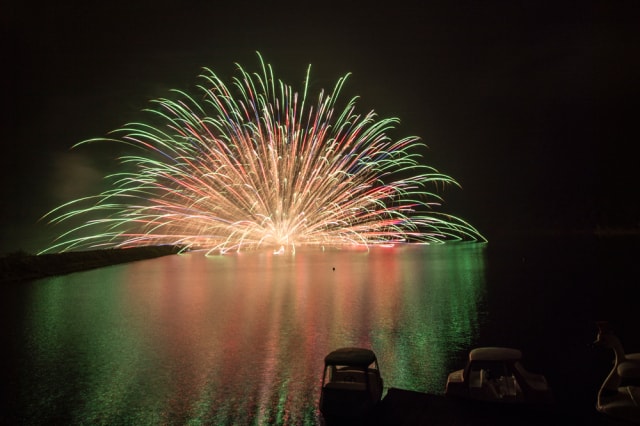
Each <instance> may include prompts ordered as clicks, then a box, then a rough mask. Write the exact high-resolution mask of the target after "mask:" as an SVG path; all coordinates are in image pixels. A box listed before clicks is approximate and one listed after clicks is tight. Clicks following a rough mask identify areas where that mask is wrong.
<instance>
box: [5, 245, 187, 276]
mask: <svg viewBox="0 0 640 426" xmlns="http://www.w3.org/2000/svg"><path fill="white" fill-rule="evenodd" d="M182 250H183V247H180V246H172V245H166V246H144V247H131V248H111V249H100V250H90V251H78V252H62V253H51V254H40V255H33V254H28V253H23V252H17V253H10V254H8V255H4V256H2V257H0V283H2V284H5V283H13V282H22V281H30V280H36V279H40V278H46V277H51V276H57V275H66V274H70V273H73V272H81V271H86V270H90V269H96V268H102V267H106V266H111V265H117V264H121V263H129V262H135V261H138V260H145V259H153V258H156V257H162V256H168V255H171V254H178V253H180V252H181V251H182Z"/></svg>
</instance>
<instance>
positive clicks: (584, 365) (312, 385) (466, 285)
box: [0, 239, 640, 425]
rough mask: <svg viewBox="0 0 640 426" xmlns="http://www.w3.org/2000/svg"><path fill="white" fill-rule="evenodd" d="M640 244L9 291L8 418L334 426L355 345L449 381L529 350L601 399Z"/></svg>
mask: <svg viewBox="0 0 640 426" xmlns="http://www.w3.org/2000/svg"><path fill="white" fill-rule="evenodd" d="M638 248H639V246H638V240H628V239H627V240H595V239H571V240H557V239H556V240H547V239H537V240H531V241H526V240H519V241H517V242H510V243H501V242H497V243H493V242H492V243H491V244H489V245H481V244H452V245H444V246H429V247H427V246H404V247H395V248H376V249H373V250H371V251H369V252H366V251H325V252H322V251H298V252H297V253H296V254H295V255H293V256H292V255H288V254H285V255H281V256H274V255H273V254H272V253H267V252H262V253H245V254H240V255H236V254H234V255H226V256H214V257H205V256H203V255H202V254H199V253H192V254H188V255H180V256H168V257H164V258H159V259H154V260H148V261H141V262H136V263H131V264H127V265H119V266H112V267H108V268H103V269H98V270H94V271H89V272H82V273H75V274H71V275H67V276H63V277H56V278H48V279H43V280H37V281H33V282H29V283H22V284H15V285H10V286H6V287H5V288H2V289H0V291H1V292H2V300H1V301H0V309H1V310H2V311H1V312H2V313H1V317H2V329H1V330H2V335H1V337H2V341H3V347H4V349H3V352H4V354H3V355H4V356H3V361H2V377H1V378H2V410H1V411H0V420H2V422H3V423H7V424H8V423H18V424H53V423H55V424H239V425H243V424H317V423H319V413H318V409H317V407H318V399H319V389H320V381H321V377H322V367H323V358H324V356H325V355H326V354H327V353H328V352H330V351H331V350H333V349H335V348H338V347H342V346H363V347H370V348H372V349H373V350H374V351H375V352H376V354H377V355H378V358H379V361H380V364H381V369H382V374H383V377H384V379H385V388H389V387H395V388H402V389H409V390H415V391H421V392H429V393H436V394H441V393H443V391H444V386H445V382H446V375H447V374H448V372H449V371H451V370H454V369H457V368H460V367H462V365H463V363H464V360H465V357H466V354H467V351H468V350H469V349H470V348H472V347H474V346H478V345H506V346H515V347H519V348H521V349H522V350H523V351H524V354H525V364H526V365H527V366H528V367H529V368H530V369H531V370H534V371H539V372H542V373H544V374H545V375H546V376H547V377H548V379H549V381H550V383H551V386H552V387H553V389H554V391H555V393H556V395H557V399H558V400H559V402H560V403H563V404H571V405H572V406H575V409H576V410H592V411H595V409H594V408H593V407H594V403H595V396H596V394H595V393H596V392H597V388H598V386H599V384H600V382H601V381H602V379H603V378H604V376H605V375H606V373H607V369H608V368H609V367H610V363H609V360H610V354H609V353H607V352H601V351H598V350H596V349H594V348H592V347H590V345H589V343H590V342H591V341H592V340H593V339H594V337H595V332H596V328H595V325H594V321H595V320H600V319H608V320H611V322H612V324H613V325H614V328H616V330H618V334H619V335H620V337H621V338H622V340H623V343H625V345H626V346H627V350H628V351H629V352H638V351H640V347H639V346H638V344H639V343H640V341H639V340H640V338H639V336H638V333H637V332H636V331H637V326H638V324H637V320H636V319H635V318H636V317H637V314H636V312H637V310H638V309H639V308H640V303H638V302H640V300H639V299H638V297H637V296H635V292H634V288H637V287H638V279H637V277H636V276H635V273H636V269H637V266H636V259H637V258H638V253H639V251H638ZM633 321H636V323H634V322H633ZM7 343H8V344H7Z"/></svg>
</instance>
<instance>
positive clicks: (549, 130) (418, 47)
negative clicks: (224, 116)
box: [0, 0, 640, 252]
mask: <svg viewBox="0 0 640 426" xmlns="http://www.w3.org/2000/svg"><path fill="white" fill-rule="evenodd" d="M255 3H256V4H254V3H252V2H229V3H227V4H218V3H217V2H194V1H187V2H175V1H172V2H169V1H151V0H143V1H135V0H132V1H129V2H122V1H112V2H103V3H95V4H94V3H93V2H80V1H75V0H73V1H67V0H62V1H60V2H55V3H51V4H47V5H37V4H35V3H27V2H19V1H17V0H9V2H8V3H7V2H4V3H3V4H2V6H1V7H2V31H3V36H2V40H3V41H2V43H3V46H2V49H3V52H4V55H3V57H4V58H5V60H3V61H2V62H3V64H4V65H3V66H2V68H3V79H2V81H3V96H2V99H3V114H2V120H3V121H2V125H3V129H4V131H3V150H4V152H5V157H4V167H3V171H2V178H3V182H4V185H2V186H1V188H2V190H1V191H2V193H1V194H0V196H1V197H2V198H1V199H2V200H3V201H2V207H1V211H0V220H1V221H2V229H3V232H2V244H1V249H2V251H3V252H5V251H13V250H18V249H25V250H27V251H35V250H37V249H38V248H42V245H43V244H45V245H46V244H47V243H48V242H49V240H48V236H49V234H48V233H49V230H48V228H45V227H44V226H43V225H42V224H37V223H36V221H37V220H38V218H39V217H40V216H41V215H42V214H43V213H45V212H46V211H48V210H49V209H51V208H53V207H54V206H56V205H58V204H59V203H61V202H62V201H64V199H65V197H67V196H70V195H74V196H79V195H82V194H81V193H82V191H86V190H87V188H89V187H90V186H91V185H94V184H95V182H96V181H97V180H98V179H99V178H100V173H99V172H103V171H108V170H109V167H110V162H111V161H112V159H113V157H115V156H116V155H117V153H114V152H113V151H112V150H111V148H105V147H100V148H97V149H81V150H73V151H69V148H70V147H71V146H72V145H73V144H74V143H76V142H79V141H81V140H84V139H87V138H91V137H100V136H104V135H105V134H106V133H107V132H108V131H110V130H113V129H115V128H116V127H118V126H120V125H122V124H124V123H125V122H127V121H130V120H132V119H134V118H136V117H138V116H139V115H138V114H139V111H140V110H141V109H142V108H144V107H146V106H147V105H148V104H147V102H148V100H150V99H153V98H157V97H161V96H165V95H167V94H168V92H167V91H168V90H169V89H170V88H181V89H189V88H191V87H193V85H194V84H195V83H197V79H196V76H197V75H198V73H199V72H200V69H201V67H203V66H206V67H209V68H211V69H213V70H214V71H215V72H216V73H217V74H218V75H219V76H221V77H223V78H225V79H227V81H229V80H230V77H231V76H232V75H234V69H235V66H234V63H235V62H238V63H240V64H242V65H243V66H244V67H245V68H247V69H250V70H253V69H255V68H256V67H257V66H258V62H257V57H256V55H255V52H256V51H260V52H261V53H262V55H263V57H264V58H265V60H266V61H267V62H269V63H271V64H272V65H273V66H274V69H275V73H276V75H277V76H278V77H279V78H281V79H283V80H284V81H285V82H287V83H289V84H292V85H294V86H298V87H299V85H300V83H301V82H302V80H303V78H304V76H305V72H306V67H307V65H308V64H312V74H311V90H312V91H316V92H317V91H319V90H320V89H321V88H326V89H331V88H332V87H333V84H334V83H335V81H336V80H337V79H338V78H339V77H341V76H342V75H344V74H346V73H347V72H352V73H353V75H352V77H351V78H350V80H349V83H348V85H347V87H346V91H345V94H346V95H349V96H350V95H359V96H360V98H361V99H360V101H359V104H358V105H359V108H360V109H361V110H362V111H368V110H369V109H375V110H376V111H377V112H378V113H379V115H380V116H383V117H388V116H397V117H399V118H400V119H401V125H400V126H399V127H398V129H397V131H396V132H395V133H394V135H395V136H397V137H404V136H409V135H417V136H420V137H421V138H422V139H423V140H424V141H425V142H426V143H427V144H428V146H429V148H430V149H429V151H428V155H427V158H426V162H427V163H428V164H430V165H432V166H435V167H436V168H438V169H439V170H440V171H442V172H444V173H447V174H449V175H451V176H453V177H454V178H456V179H457V180H458V181H459V182H460V183H461V184H462V186H463V189H462V190H461V191H460V190H454V189H453V188H452V189H448V190H447V191H446V192H445V193H444V194H443V195H444V198H445V201H447V203H446V204H445V206H444V208H443V210H444V211H448V212H451V213H455V214H457V215H459V216H462V217H464V218H465V219H467V220H468V221H470V222H471V223H472V224H474V225H476V226H477V227H478V228H479V229H480V230H481V231H482V232H484V233H485V234H486V235H487V236H488V237H489V239H490V240H491V239H492V238H501V237H502V236H504V235H508V234H513V233H516V234H517V233H523V232H524V233H529V232H533V233H535V232H574V231H583V230H585V229H593V228H595V227H597V226H600V227H602V226H606V227H625V228H627V229H635V230H637V228H638V224H639V222H640V213H639V209H638V202H637V197H638V196H637V184H638V171H637V169H638V167H637V158H638V156H637V154H636V153H635V150H636V146H637V143H638V137H637V135H638V132H637V121H638V119H637V115H638V112H639V111H640V108H638V99H639V96H638V95H640V90H639V89H640V84H639V83H638V75H639V73H638V71H639V68H640V67H639V65H640V63H639V62H640V61H639V59H638V57H639V55H638V53H639V52H638V46H640V31H639V30H638V22H640V7H639V6H637V4H638V2H636V1H610V0H607V1H576V2H540V1H517V0H516V1H505V2H495V1H487V2H482V1H439V2H432V1H416V2H406V1H394V2H387V3H386V4H383V3H382V2H379V4H378V3H376V2H370V3H358V2H342V3H327V2H309V3H306V2H296V3H283V2H276V3H274V4H270V2H255ZM71 165H72V166H71ZM71 183H73V185H71ZM84 195H88V194H84ZM45 237H47V239H45Z"/></svg>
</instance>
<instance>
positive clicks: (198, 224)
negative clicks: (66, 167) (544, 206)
mask: <svg viewBox="0 0 640 426" xmlns="http://www.w3.org/2000/svg"><path fill="white" fill-rule="evenodd" d="M258 58H259V61H260V65H261V68H260V71H259V72H256V73H248V72H246V71H245V70H244V69H243V68H242V67H241V66H240V65H238V72H239V76H238V77H235V78H234V79H233V84H232V86H231V87H227V86H226V85H225V84H224V83H223V82H222V80H220V78H218V76H216V74H215V73H213V72H212V71H211V70H209V69H206V68H205V69H204V70H203V72H202V74H201V76H200V78H201V84H200V85H198V86H197V89H198V92H197V94H196V95H190V94H188V93H185V92H183V91H178V90H174V91H173V92H174V95H176V99H157V100H154V101H152V107H151V108H150V109H147V110H145V111H147V113H148V114H149V115H150V121H149V122H148V123H144V122H135V123H129V124H127V125H125V126H123V127H122V128H120V129H118V130H115V131H114V132H112V133H111V135H110V137H105V138H99V139H90V140H88V141H84V142H81V143H79V144H77V145H81V144H85V143H91V142H95V141H108V142H119V143H124V144H128V145H131V146H133V147H135V148H138V151H139V152H141V154H140V155H129V156H124V157H121V158H120V159H119V161H120V162H121V164H122V165H124V166H126V168H128V169H129V170H130V171H126V172H123V173H118V174H115V175H111V176H108V177H107V179H109V181H110V182H111V189H108V190H106V191H104V192H102V193H100V194H98V195H95V196H91V197H87V198H82V199H78V200H74V201H71V202H69V203H66V204H64V205H62V206H60V207H58V208H56V209H54V210H52V211H51V212H49V213H48V214H47V216H48V217H52V218H53V219H51V222H54V223H62V222H67V221H70V219H72V218H76V217H79V216H82V217H84V216H91V215H93V217H94V219H89V220H86V222H85V223H84V224H83V225H81V226H78V227H72V229H70V230H68V231H67V232H65V233H64V234H62V235H61V236H60V237H58V239H57V240H56V242H55V243H54V245H52V246H51V247H50V248H48V249H47V250H45V251H46V252H50V251H67V250H80V249H88V248H97V247H130V246H142V245H157V244H175V245H181V246H184V247H185V248H187V249H205V250H208V251H209V252H221V253H224V252H227V251H229V250H249V249H255V248H258V247H269V248H280V247H283V248H286V249H293V250H295V248H296V247H300V246H323V247H324V246H331V247H333V246H346V245H354V244H356V245H366V246H369V245H375V244H383V243H384V244H389V243H395V242H421V243H433V242H445V241H450V240H473V241H485V240H484V238H483V237H482V235H481V234H480V233H479V232H478V231H477V230H476V229H475V228H474V227H473V226H471V225H470V224H468V223H467V222H465V221H463V220H462V219H460V218H458V217H455V216H451V215H447V214H443V213H438V212H435V211H434V208H436V207H438V206H439V205H440V203H441V201H442V199H441V198H440V197H439V196H438V195H437V194H436V193H435V192H433V191H435V190H436V189H437V188H438V187H439V186H441V184H454V185H457V183H456V181H455V180H454V179H453V178H451V177H450V176H447V175H444V174H441V173H439V172H437V171H436V170H435V169H433V168H431V167H429V166H426V165H424V164H421V163H420V160H421V157H420V156H419V155H418V154H417V153H416V151H417V150H418V149H419V148H421V147H423V144H422V143H421V142H420V141H419V139H418V138H415V137H409V138H404V139H401V140H398V141H394V140H392V139H391V138H389V137H388V136H387V132H388V131H389V130H391V129H393V128H394V126H395V125H396V124H397V122H398V120H397V119H395V118H391V119H378V118H377V116H376V114H375V113H374V112H373V111H371V112H369V113H367V114H364V115H361V114H358V113H356V111H355V101H356V99H357V98H352V99H351V100H349V101H348V102H347V103H346V106H345V107H344V108H340V109H338V107H337V106H336V101H337V99H338V95H339V94H340V91H341V89H342V87H343V85H344V83H345V80H346V79H347V77H348V76H349V75H348V74H347V75H346V76H345V77H342V78H340V79H339V80H338V81H337V83H336V85H335V87H334V88H333V91H332V92H331V93H328V94H327V93H325V92H324V91H321V92H320V93H319V95H318V97H317V99H316V100H315V102H314V103H311V101H309V100H308V97H307V95H308V94H307V89H308V83H309V70H310V68H309V70H308V71H307V74H306V79H305V82H304V90H303V92H302V94H299V93H297V92H295V91H294V90H293V89H292V88H291V86H288V85H286V84H284V83H283V82H282V81H280V80H276V79H275V78H274V74H273V69H272V67H271V65H269V64H265V62H264V61H263V59H262V57H261V56H260V55H259V54H258ZM232 89H233V90H232ZM407 176H408V177H407ZM428 188H432V190H429V189H428ZM95 217H97V219H95Z"/></svg>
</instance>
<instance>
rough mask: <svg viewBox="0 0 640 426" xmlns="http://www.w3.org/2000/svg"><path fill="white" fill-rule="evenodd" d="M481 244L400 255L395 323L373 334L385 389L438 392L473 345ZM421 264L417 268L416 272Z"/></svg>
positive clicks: (480, 289) (481, 272) (482, 262)
mask: <svg viewBox="0 0 640 426" xmlns="http://www.w3.org/2000/svg"><path fill="white" fill-rule="evenodd" d="M484 248H485V245H480V244H459V245H457V244H452V245H444V246H435V247H427V248H426V249H424V250H415V251H414V250H412V251H407V252H405V253H402V265H403V273H402V277H403V278H402V279H403V280H406V281H412V283H411V285H403V286H402V288H403V289H404V291H403V294H402V299H403V301H404V303H402V304H399V307H398V312H397V316H396V317H395V318H394V321H393V322H392V323H389V324H384V325H383V326H382V327H380V328H379V329H378V330H376V332H374V336H373V342H374V347H376V348H378V347H379V348H384V349H383V350H382V351H381V352H382V353H381V354H380V355H379V357H380V358H381V359H382V363H383V368H384V375H385V379H386V384H387V386H388V387H397V388H401V389H410V390H415V391H421V392H429V393H443V392H444V386H445V383H446V377H447V374H448V373H449V372H450V371H452V370H454V369H457V368H459V367H460V366H459V365H457V362H458V361H459V359H460V358H461V356H463V355H466V353H467V351H468V350H469V349H470V348H471V347H473V346H474V344H475V341H476V338H477V333H478V330H479V327H480V321H481V315H480V311H481V310H482V304H483V299H484V291H485V270H484V268H485V259H484ZM416 265H420V267H416Z"/></svg>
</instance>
